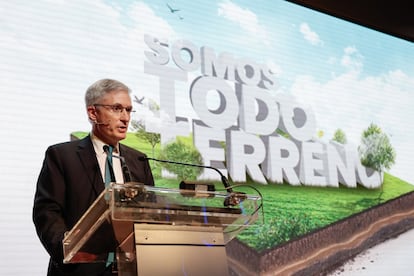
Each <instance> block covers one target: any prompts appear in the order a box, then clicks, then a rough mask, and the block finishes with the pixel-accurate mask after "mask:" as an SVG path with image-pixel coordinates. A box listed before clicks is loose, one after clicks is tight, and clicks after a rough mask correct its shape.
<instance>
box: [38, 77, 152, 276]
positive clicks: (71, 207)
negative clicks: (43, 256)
mask: <svg viewBox="0 0 414 276" xmlns="http://www.w3.org/2000/svg"><path fill="white" fill-rule="evenodd" d="M129 94H130V90H129V88H128V87H127V86H126V85H124V84H123V83H121V82H119V81H116V80H111V79H102V80H99V81H97V82H95V83H94V84H92V85H91V86H90V87H89V88H88V89H87V91H86V94H85V103H86V110H87V114H88V118H89V120H90V122H91V124H92V131H91V133H90V135H88V136H87V137H86V138H84V139H81V140H76V141H71V142H66V143H61V144H57V145H53V146H50V147H49V148H48V149H47V151H46V155H45V159H44V162H43V167H42V169H41V171H40V175H39V178H38V182H37V188H36V193H35V198H34V206H33V221H34V224H35V227H36V231H37V234H38V236H39V238H40V241H41V242H42V244H43V246H44V247H45V248H46V250H47V252H48V253H49V255H50V257H51V258H50V262H49V268H48V275H53V276H60V275H72V276H73V275H88V276H93V275H111V269H110V266H108V265H106V264H105V263H103V262H101V263H85V264H63V246H62V240H63V238H64V234H65V232H67V231H69V230H70V229H71V228H72V227H73V226H74V225H75V224H76V222H77V221H78V220H79V219H80V218H81V216H82V215H83V214H84V213H85V211H87V210H88V208H89V207H90V205H91V204H92V203H93V202H94V201H95V199H96V198H97V197H98V196H99V195H100V194H101V192H102V191H104V189H105V166H106V158H107V154H108V150H107V149H108V147H109V146H111V147H113V154H114V155H115V156H116V155H118V156H122V157H123V158H125V163H126V164H127V166H128V167H129V170H130V175H128V178H124V177H125V175H123V173H122V169H121V164H120V158H113V173H112V181H114V180H115V181H116V182H117V183H123V182H124V181H125V179H126V180H129V178H131V181H134V182H140V183H144V184H146V185H154V180H153V177H152V173H151V170H150V167H149V164H148V162H146V161H145V162H144V161H141V160H142V156H145V155H144V154H143V153H141V152H138V151H136V150H134V149H132V148H129V147H127V146H125V145H121V144H120V143H119V141H121V140H122V139H124V138H125V137H126V135H127V130H128V124H129V121H130V113H131V112H132V103H131V97H130V95H129ZM140 157H141V160H140ZM114 178H115V179H114ZM107 228H108V229H110V231H106V232H105V231H103V233H100V234H101V237H99V239H100V240H101V241H98V242H102V243H106V244H109V246H108V248H109V249H108V253H109V252H114V251H115V249H116V246H117V244H116V241H115V239H114V235H113V231H112V228H111V227H107ZM109 255H110V254H109Z"/></svg>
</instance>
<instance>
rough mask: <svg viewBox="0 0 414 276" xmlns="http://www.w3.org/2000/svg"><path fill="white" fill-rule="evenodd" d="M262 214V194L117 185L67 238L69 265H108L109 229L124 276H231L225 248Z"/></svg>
mask: <svg viewBox="0 0 414 276" xmlns="http://www.w3.org/2000/svg"><path fill="white" fill-rule="evenodd" d="M201 187H202V186H201ZM108 195H109V196H108ZM261 208H262V198H261V196H260V194H255V195H251V194H246V193H242V192H233V191H232V192H227V191H224V192H217V191H209V190H207V189H203V188H196V189H193V190H182V189H168V188H159V187H153V186H146V185H143V184H141V183H126V184H117V183H112V184H111V187H110V188H109V189H107V190H105V191H104V192H102V194H101V195H100V196H99V197H98V198H97V200H96V201H95V202H94V204H93V205H92V206H91V207H90V208H89V209H88V211H87V212H86V213H85V214H84V215H83V216H82V218H81V219H80V220H79V221H78V223H77V224H76V225H75V226H74V227H73V228H72V229H71V230H70V231H69V232H68V233H67V234H66V235H65V238H64V240H63V251H64V261H63V262H64V263H78V262H106V261H107V259H108V254H107V252H106V251H105V247H104V246H102V244H105V241H101V240H99V239H98V238H97V233H99V232H101V231H104V230H105V228H108V225H109V226H111V227H112V229H113V233H114V237H115V238H116V241H117V244H118V248H117V250H116V252H114V254H115V256H116V261H117V264H118V274H119V275H120V276H135V275H139V276H152V275H189V276H191V275H196V276H200V275H206V276H207V275H209V276H210V275H228V266H227V258H226V251H225V245H226V243H228V242H229V241H230V240H231V239H233V238H234V237H235V236H236V235H237V234H238V233H239V232H240V231H242V230H243V229H244V228H245V227H247V226H249V225H251V224H252V223H253V222H255V221H256V220H257V219H258V218H259V217H260V215H261Z"/></svg>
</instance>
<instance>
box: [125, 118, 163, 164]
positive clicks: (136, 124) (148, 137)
mask: <svg viewBox="0 0 414 276" xmlns="http://www.w3.org/2000/svg"><path fill="white" fill-rule="evenodd" d="M131 126H132V128H133V129H136V130H137V132H136V133H135V135H136V136H137V137H138V139H140V140H143V141H146V142H147V143H149V144H150V145H151V149H152V156H154V155H155V146H156V145H157V144H159V143H160V142H161V135H160V134H159V133H153V132H147V131H146V130H145V124H144V121H142V120H138V121H132V122H131Z"/></svg>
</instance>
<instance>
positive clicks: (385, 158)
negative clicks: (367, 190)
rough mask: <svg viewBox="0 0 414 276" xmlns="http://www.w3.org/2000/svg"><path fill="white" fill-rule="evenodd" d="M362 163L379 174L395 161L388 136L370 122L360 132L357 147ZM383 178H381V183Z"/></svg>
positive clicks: (394, 154)
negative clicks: (360, 136)
mask: <svg viewBox="0 0 414 276" xmlns="http://www.w3.org/2000/svg"><path fill="white" fill-rule="evenodd" d="M358 152H359V155H360V158H361V163H362V165H364V166H366V167H370V168H372V169H374V170H377V171H378V172H379V173H380V175H382V173H383V172H384V170H385V169H390V168H391V166H392V165H393V164H394V163H395V158H396V153H395V150H394V148H393V147H392V145H391V142H390V140H389V138H388V136H387V135H386V134H385V133H383V132H382V130H381V128H379V127H378V126H377V125H375V124H372V123H371V125H370V126H369V127H368V128H367V129H366V130H365V131H364V132H363V133H362V138H361V145H360V146H359V147H358ZM382 182H383V179H381V183H382Z"/></svg>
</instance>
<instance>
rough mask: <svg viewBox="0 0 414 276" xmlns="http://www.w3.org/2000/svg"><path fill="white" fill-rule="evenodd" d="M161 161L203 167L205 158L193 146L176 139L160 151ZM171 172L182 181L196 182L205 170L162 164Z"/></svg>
mask: <svg viewBox="0 0 414 276" xmlns="http://www.w3.org/2000/svg"><path fill="white" fill-rule="evenodd" d="M159 158H160V159H163V160H170V161H175V162H182V163H189V164H195V165H202V164H203V158H202V156H201V154H200V152H199V151H198V150H197V149H196V148H195V147H194V146H193V145H191V144H185V143H184V142H183V141H181V140H179V139H176V140H175V141H173V142H170V143H168V144H166V145H165V146H164V147H163V148H162V149H161V151H160V157H159ZM161 165H162V167H164V168H165V169H166V170H168V171H169V172H172V173H174V174H176V175H177V177H178V178H180V179H182V180H189V179H191V180H195V179H197V177H198V176H199V175H200V174H201V173H202V172H203V168H200V167H191V166H183V165H176V164H170V163H161Z"/></svg>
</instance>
